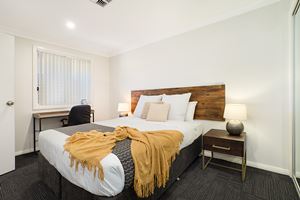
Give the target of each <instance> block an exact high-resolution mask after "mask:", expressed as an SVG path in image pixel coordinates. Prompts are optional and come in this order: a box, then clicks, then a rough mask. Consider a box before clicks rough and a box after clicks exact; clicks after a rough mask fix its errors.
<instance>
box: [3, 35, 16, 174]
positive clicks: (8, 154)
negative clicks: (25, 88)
mask: <svg viewBox="0 0 300 200" xmlns="http://www.w3.org/2000/svg"><path fill="white" fill-rule="evenodd" d="M14 59H15V38H14V37H13V36H10V35H6V34H2V33H0V175H1V174H4V173H7V172H10V171H12V170H14V169H15V111H14V106H13V103H14V96H15V92H14V90H15V84H14V82H15V80H14V73H15V64H14Z"/></svg>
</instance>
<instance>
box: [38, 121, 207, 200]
mask: <svg viewBox="0 0 300 200" xmlns="http://www.w3.org/2000/svg"><path fill="white" fill-rule="evenodd" d="M96 124H99V125H102V126H108V127H117V126H129V127H134V128H137V129H139V130H141V131H146V130H147V131H151V130H178V131H180V132H182V133H183V135H184V137H183V142H182V144H181V146H180V149H183V148H185V147H187V146H188V145H190V144H192V143H193V141H194V140H195V139H196V138H198V137H199V136H200V135H201V134H202V125H201V122H199V121H197V122H194V121H193V122H182V121H167V122H149V121H146V120H143V119H140V118H135V117H124V118H117V119H112V120H106V121H99V122H96ZM68 137H69V136H68V135H66V134H64V133H62V132H59V131H57V130H46V131H43V132H41V133H40V135H39V146H40V152H41V153H42V155H43V156H44V157H45V158H46V159H47V160H48V162H49V163H50V164H51V165H53V166H54V167H55V168H56V169H57V170H58V172H59V173H60V174H61V175H62V176H63V177H64V178H66V179H67V180H68V181H70V182H71V183H73V184H74V185H76V186H78V187H80V188H83V189H84V190H86V191H88V192H90V193H92V194H95V195H98V196H107V197H111V196H115V195H117V194H119V193H120V192H122V190H123V188H124V182H125V175H124V169H123V166H122V164H121V162H120V160H119V159H118V157H117V156H116V155H114V154H113V153H111V154H109V155H107V156H106V157H105V158H104V159H103V160H102V161H101V164H102V166H103V171H104V180H103V181H100V180H99V179H98V178H97V177H94V174H93V173H92V172H89V171H87V170H85V171H83V169H82V168H81V166H79V169H78V171H77V172H76V171H75V169H74V167H73V169H71V168H70V159H69V155H68V153H67V152H64V149H63V145H64V143H65V140H66V139H67V138H68Z"/></svg>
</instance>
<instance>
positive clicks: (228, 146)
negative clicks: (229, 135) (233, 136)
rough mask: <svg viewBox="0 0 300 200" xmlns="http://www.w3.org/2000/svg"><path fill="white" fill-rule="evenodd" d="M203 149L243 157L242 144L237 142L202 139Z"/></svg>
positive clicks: (210, 138)
mask: <svg viewBox="0 0 300 200" xmlns="http://www.w3.org/2000/svg"><path fill="white" fill-rule="evenodd" d="M203 148H204V150H209V151H213V152H218V153H224V154H228V155H233V156H240V157H243V155H244V144H243V142H239V141H231V140H224V139H220V138H212V137H205V136H204V137H203Z"/></svg>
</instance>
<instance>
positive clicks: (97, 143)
mask: <svg viewBox="0 0 300 200" xmlns="http://www.w3.org/2000/svg"><path fill="white" fill-rule="evenodd" d="M128 139H130V141H131V145H130V146H131V148H130V150H131V151H130V152H131V156H132V159H133V162H134V171H135V173H134V190H135V192H136V193H137V196H138V197H148V196H149V195H151V194H153V192H154V189H155V187H158V188H159V187H165V185H166V182H167V181H168V179H169V170H170V167H171V163H172V162H173V161H174V160H175V158H176V154H177V153H179V146H180V144H181V142H182V139H183V134H182V133H180V132H179V131H174V130H162V131H143V132H141V131H138V130H137V129H134V128H130V127H117V128H116V129H115V130H114V131H113V132H98V131H90V132H77V133H75V134H74V135H72V136H71V137H69V138H68V139H67V141H66V143H65V146H64V148H65V150H66V151H67V152H69V154H70V159H71V166H74V165H75V166H76V169H77V168H78V165H79V164H80V165H81V166H82V167H83V168H87V169H88V170H90V171H91V170H94V175H96V173H97V172H98V177H99V178H100V179H102V180H103V178H104V173H103V168H102V166H101V163H100V161H101V160H102V159H103V158H104V157H105V156H107V155H108V154H109V153H111V152H112V151H113V149H114V147H115V146H116V143H117V142H120V141H125V145H126V141H127V145H128Z"/></svg>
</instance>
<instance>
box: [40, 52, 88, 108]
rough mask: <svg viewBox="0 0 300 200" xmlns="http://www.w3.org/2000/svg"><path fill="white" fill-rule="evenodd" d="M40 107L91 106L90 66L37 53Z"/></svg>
mask: <svg viewBox="0 0 300 200" xmlns="http://www.w3.org/2000/svg"><path fill="white" fill-rule="evenodd" d="M37 60H38V61H37V72H38V79H37V80H38V88H37V90H38V91H37V92H38V103H39V105H41V106H59V105H61V106H70V105H76V104H80V103H81V100H83V99H86V100H87V101H88V102H90V87H91V62H90V61H89V60H86V59H81V58H74V57H68V56H64V55H58V54H55V53H50V52H47V51H43V50H40V49H38V51H37Z"/></svg>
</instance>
